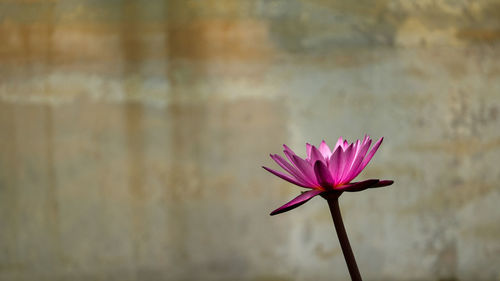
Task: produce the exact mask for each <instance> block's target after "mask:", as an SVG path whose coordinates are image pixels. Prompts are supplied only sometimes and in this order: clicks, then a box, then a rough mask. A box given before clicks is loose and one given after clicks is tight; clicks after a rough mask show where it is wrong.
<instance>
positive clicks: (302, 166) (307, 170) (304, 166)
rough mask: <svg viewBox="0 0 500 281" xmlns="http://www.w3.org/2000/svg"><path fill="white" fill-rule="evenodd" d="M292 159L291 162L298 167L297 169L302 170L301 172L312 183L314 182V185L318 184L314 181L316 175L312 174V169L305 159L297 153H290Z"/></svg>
mask: <svg viewBox="0 0 500 281" xmlns="http://www.w3.org/2000/svg"><path fill="white" fill-rule="evenodd" d="M292 159H293V164H295V167H297V168H298V169H299V171H301V172H302V174H303V175H304V176H305V177H306V178H307V179H308V180H309V181H311V182H312V183H314V184H315V185H316V186H319V184H318V182H317V181H316V175H315V174H314V169H313V167H312V166H311V164H309V162H307V161H306V160H304V159H302V158H300V157H299V156H297V155H292Z"/></svg>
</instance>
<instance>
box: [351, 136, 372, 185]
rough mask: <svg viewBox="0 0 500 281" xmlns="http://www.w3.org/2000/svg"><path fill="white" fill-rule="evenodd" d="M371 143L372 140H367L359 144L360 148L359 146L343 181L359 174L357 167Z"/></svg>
mask: <svg viewBox="0 0 500 281" xmlns="http://www.w3.org/2000/svg"><path fill="white" fill-rule="evenodd" d="M371 143H372V141H371V140H368V142H367V143H363V144H361V148H359V152H358V153H357V155H356V158H355V159H354V160H353V162H352V165H351V169H350V171H349V173H348V174H347V175H346V176H345V177H344V181H345V182H350V181H351V180H352V179H354V178H355V177H357V176H358V175H359V172H358V167H359V165H360V164H361V162H362V161H363V158H365V155H366V152H368V149H369V148H370V144H371Z"/></svg>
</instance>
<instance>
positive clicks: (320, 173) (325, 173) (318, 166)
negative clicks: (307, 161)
mask: <svg viewBox="0 0 500 281" xmlns="http://www.w3.org/2000/svg"><path fill="white" fill-rule="evenodd" d="M314 173H315V174H316V179H317V180H318V183H319V184H320V185H321V186H322V187H331V186H332V185H333V184H334V180H333V178H332V176H331V175H330V171H329V170H328V168H327V167H326V165H325V164H324V163H323V162H322V161H319V160H318V161H316V163H314Z"/></svg>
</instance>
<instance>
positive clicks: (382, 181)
mask: <svg viewBox="0 0 500 281" xmlns="http://www.w3.org/2000/svg"><path fill="white" fill-rule="evenodd" d="M393 183H394V181H392V180H381V181H379V182H378V183H377V184H375V185H374V186H371V188H374V187H384V186H388V185H391V184H393Z"/></svg>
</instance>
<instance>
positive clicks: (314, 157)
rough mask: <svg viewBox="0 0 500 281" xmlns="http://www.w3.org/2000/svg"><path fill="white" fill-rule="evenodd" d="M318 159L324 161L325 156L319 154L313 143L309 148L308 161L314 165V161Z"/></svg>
mask: <svg viewBox="0 0 500 281" xmlns="http://www.w3.org/2000/svg"><path fill="white" fill-rule="evenodd" d="M318 160H321V161H322V162H324V161H325V157H323V154H321V152H320V151H319V150H318V149H317V148H316V147H315V146H314V145H313V146H312V148H311V159H310V160H309V161H308V162H309V163H311V165H314V163H316V161H318Z"/></svg>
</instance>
